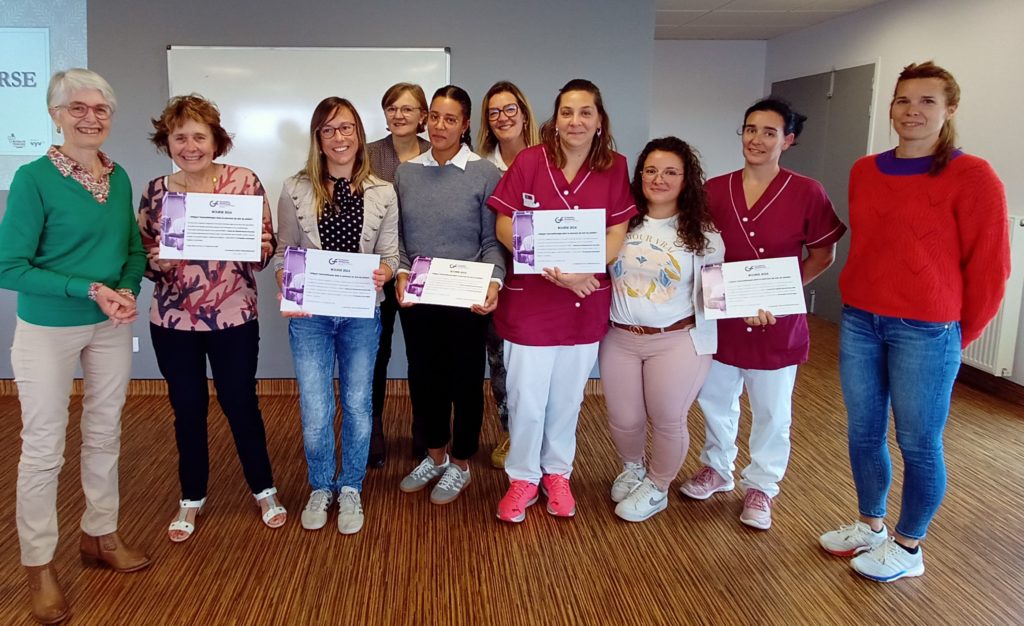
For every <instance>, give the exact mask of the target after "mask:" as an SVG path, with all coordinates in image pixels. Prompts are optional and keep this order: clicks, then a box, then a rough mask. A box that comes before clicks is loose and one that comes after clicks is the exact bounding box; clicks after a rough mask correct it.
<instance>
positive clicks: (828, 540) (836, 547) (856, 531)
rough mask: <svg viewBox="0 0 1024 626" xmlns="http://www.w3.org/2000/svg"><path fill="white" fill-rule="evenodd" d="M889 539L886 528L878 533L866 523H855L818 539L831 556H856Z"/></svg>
mask: <svg viewBox="0 0 1024 626" xmlns="http://www.w3.org/2000/svg"><path fill="white" fill-rule="evenodd" d="M888 537H889V531H887V530H886V529H885V527H884V526H883V527H882V530H880V531H878V532H877V533H876V532H875V531H873V530H871V526H869V525H867V524H865V523H864V522H854V523H852V524H850V525H849V526H842V527H840V528H839V529H838V530H831V531H829V532H827V533H825V534H824V535H822V536H821V537H819V538H818V543H820V544H821V547H822V548H824V549H825V552H828V553H829V554H834V555H836V556H856V555H858V554H860V553H861V552H865V551H867V550H871V549H872V548H876V547H878V546H880V545H882V544H883V543H885V540H886V539H887V538H888Z"/></svg>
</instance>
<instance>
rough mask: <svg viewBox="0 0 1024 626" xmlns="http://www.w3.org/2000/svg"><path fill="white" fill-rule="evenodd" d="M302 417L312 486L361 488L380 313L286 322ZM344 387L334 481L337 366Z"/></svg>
mask: <svg viewBox="0 0 1024 626" xmlns="http://www.w3.org/2000/svg"><path fill="white" fill-rule="evenodd" d="M288 341H289V343H290V344H291V347H292V357H293V358H294V360H295V377H296V379H298V383H299V405H300V408H301V411H302V441H303V445H304V447H305V452H306V465H307V466H308V473H309V484H310V486H311V487H312V488H313V489H329V490H331V491H334V492H337V491H338V490H339V489H341V488H342V487H352V488H354V489H356V490H357V491H361V490H362V488H363V478H364V477H365V476H366V457H367V455H368V454H369V451H370V430H371V424H372V412H373V393H372V389H373V364H374V361H375V360H376V358H377V345H378V342H379V341H380V308H379V307H378V308H377V310H376V312H375V314H374V316H373V318H365V319H361V318H353V317H330V316H324V315H315V316H313V317H310V318H293V319H291V320H289V322H288ZM335 361H337V363H338V374H339V378H340V386H341V412H342V423H341V448H342V455H341V457H342V460H341V473H340V474H339V475H338V477H337V480H335V476H334V475H335V471H336V465H335V458H336V453H335V442H334V415H335V404H334V363H335Z"/></svg>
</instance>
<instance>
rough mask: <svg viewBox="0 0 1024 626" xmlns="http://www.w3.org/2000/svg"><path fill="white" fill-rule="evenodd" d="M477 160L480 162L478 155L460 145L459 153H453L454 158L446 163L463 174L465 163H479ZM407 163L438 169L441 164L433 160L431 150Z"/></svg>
mask: <svg viewBox="0 0 1024 626" xmlns="http://www.w3.org/2000/svg"><path fill="white" fill-rule="evenodd" d="M479 160H480V155H478V154H477V153H475V152H473V151H472V150H470V149H469V146H467V145H466V144H462V147H461V148H459V151H458V152H456V153H455V156H453V157H452V158H451V160H450V161H448V163H451V164H452V165H454V166H455V167H457V168H459V169H460V170H462V171H463V172H465V171H466V164H467V163H469V162H470V161H479ZM407 162H408V163H418V164H420V165H423V166H426V167H440V166H441V164H440V163H438V162H437V161H436V160H435V159H434V151H433V150H427V151H426V152H424V153H423V154H421V155H419V156H418V157H416V158H414V159H409V160H408V161H407ZM448 163H445V165H448Z"/></svg>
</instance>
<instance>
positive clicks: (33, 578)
mask: <svg viewBox="0 0 1024 626" xmlns="http://www.w3.org/2000/svg"><path fill="white" fill-rule="evenodd" d="M25 574H26V576H27V577H28V590H29V592H30V594H31V595H32V617H34V618H35V620H36V621H37V622H39V623H40V624H56V623H57V622H61V621H64V619H66V618H67V616H68V603H67V602H65V601H64V593H63V592H61V590H60V584H59V583H58V582H57V572H56V571H55V570H54V569H53V562H50V563H47V564H46V565H34V566H33V565H26V566H25Z"/></svg>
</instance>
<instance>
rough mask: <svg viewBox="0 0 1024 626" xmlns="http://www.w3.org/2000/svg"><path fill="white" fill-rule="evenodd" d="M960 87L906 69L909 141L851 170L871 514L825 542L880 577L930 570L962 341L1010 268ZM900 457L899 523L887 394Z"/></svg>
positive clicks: (901, 122) (849, 279)
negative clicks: (960, 134) (889, 510)
mask: <svg viewBox="0 0 1024 626" xmlns="http://www.w3.org/2000/svg"><path fill="white" fill-rule="evenodd" d="M959 101H960V88H959V86H958V85H957V83H956V80H955V79H954V78H953V76H952V75H951V74H950V73H949V72H947V71H946V70H944V69H942V68H941V67H939V66H937V65H935V64H934V63H932V62H930V61H929V62H926V63H921V64H912V65H908V66H907V67H905V68H903V72H902V73H901V74H900V77H899V80H898V81H897V83H896V91H895V93H894V95H893V99H892V102H891V104H890V105H889V117H890V119H891V120H892V126H893V129H894V130H895V131H896V134H897V135H899V145H898V146H897V147H896V148H895V149H894V150H890V151H888V152H883V153H881V154H877V155H873V156H868V157H864V158H862V159H860V160H858V161H857V163H856V164H854V166H853V170H852V171H851V172H850V191H849V193H850V231H851V241H850V256H849V259H848V260H847V262H846V267H845V268H844V269H843V273H842V275H841V276H840V279H839V286H840V289H841V291H842V295H843V302H844V303H845V306H844V308H843V320H842V326H841V334H840V359H839V374H840V379H841V381H842V385H843V396H844V398H845V401H846V411H847V416H848V418H847V419H848V436H849V449H850V465H851V468H852V470H853V479H854V483H855V484H856V487H857V500H858V507H859V512H860V519H859V521H857V522H854V523H853V524H851V525H850V526H844V527H842V528H840V529H839V530H834V531H831V532H828V533H825V534H824V535H822V536H821V540H820V541H821V545H822V547H823V548H825V550H827V551H828V552H831V553H832V554H836V555H840V556H854V555H858V554H859V556H856V557H855V558H854V559H853V560H852V561H851V562H850V564H851V566H852V567H853V569H854V570H856V571H857V572H858V573H859V574H861V575H863V576H865V577H867V578H870V579H872V580H877V581H880V582H890V581H893V580H896V579H898V578H902V577H904V576H920V575H921V574H923V573H924V560H923V555H922V552H921V548H920V546H919V545H918V544H919V543H920V542H921V540H922V539H924V536H925V533H926V532H927V530H928V524H929V523H930V522H931V520H932V517H934V515H935V513H936V511H937V510H938V508H939V505H940V504H941V503H942V497H943V495H944V493H945V490H946V468H945V462H944V460H943V450H942V435H943V430H944V429H945V425H946V417H947V415H948V413H949V400H950V395H951V394H952V391H953V381H954V380H955V379H956V374H957V371H958V370H959V368H960V350H961V349H962V348H963V347H965V346H967V345H968V344H969V343H971V342H972V341H974V340H975V339H977V338H978V336H979V335H980V334H981V332H982V330H984V328H985V325H986V324H988V322H989V321H990V320H991V319H992V317H994V316H995V314H996V311H997V310H998V308H999V303H1000V302H1001V300H1002V298H1003V292H1004V290H1005V283H1006V278H1007V276H1009V272H1010V261H1009V258H1010V251H1009V237H1008V232H1007V213H1006V196H1005V192H1004V189H1003V184H1002V182H1000V180H999V178H998V177H997V176H996V173H995V171H993V169H992V167H991V166H990V165H989V164H988V163H987V162H986V161H984V160H983V159H980V158H978V157H975V156H971V155H968V154H964V153H963V152H961V151H960V150H958V149H956V147H955V145H956V131H955V129H954V125H953V116H954V114H955V113H956V109H957V105H958V103H959ZM890 404H891V405H892V410H893V417H894V419H895V422H896V441H897V443H898V444H899V448H900V453H901V455H902V457H903V465H904V477H903V498H902V506H901V510H900V517H899V520H898V521H897V522H896V527H895V533H894V534H893V535H891V536H890V535H889V533H888V531H887V530H886V527H885V522H884V520H885V514H886V509H885V504H886V498H887V496H888V493H889V485H890V481H891V476H892V467H891V462H890V459H889V449H888V446H887V441H886V440H887V434H888V427H889V405H890Z"/></svg>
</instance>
